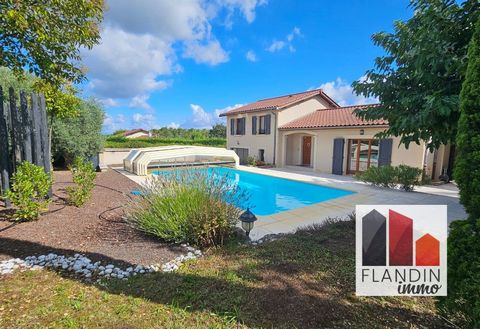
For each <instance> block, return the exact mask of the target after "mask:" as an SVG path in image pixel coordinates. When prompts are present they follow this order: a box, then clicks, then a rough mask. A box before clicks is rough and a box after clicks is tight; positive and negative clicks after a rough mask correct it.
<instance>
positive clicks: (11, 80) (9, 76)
mask: <svg viewBox="0 0 480 329" xmlns="http://www.w3.org/2000/svg"><path fill="white" fill-rule="evenodd" d="M0 86H2V87H3V90H8V88H9V87H13V89H15V90H16V91H17V92H19V91H20V90H24V91H26V92H32V91H36V92H41V93H42V94H44V95H45V103H46V105H47V112H48V115H49V117H50V118H53V117H60V118H65V117H72V116H76V115H77V114H78V107H79V106H80V99H79V98H78V97H77V95H76V90H75V89H74V88H73V87H71V86H69V85H65V86H60V87H54V86H53V85H51V84H49V83H46V82H45V81H43V80H41V79H39V78H37V77H35V76H33V75H32V74H29V73H21V74H20V75H19V74H17V75H15V74H14V73H13V71H12V70H10V69H9V68H6V67H0Z"/></svg>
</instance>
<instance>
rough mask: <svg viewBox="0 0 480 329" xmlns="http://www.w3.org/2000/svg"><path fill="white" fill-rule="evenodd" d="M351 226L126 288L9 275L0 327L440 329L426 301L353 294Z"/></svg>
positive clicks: (213, 258) (223, 254)
mask: <svg viewBox="0 0 480 329" xmlns="http://www.w3.org/2000/svg"><path fill="white" fill-rule="evenodd" d="M354 226H355V224H354V222H353V221H348V222H337V223H330V224H328V225H327V226H324V227H314V228H310V229H308V230H303V231H300V232H297V233H296V234H294V235H287V236H284V237H282V238H280V239H278V240H276V241H272V242H269V243H265V244H262V245H259V246H255V247H253V246H247V245H240V244H238V243H237V242H232V243H231V244H230V245H228V246H226V247H225V248H223V249H216V250H211V251H209V252H207V256H206V257H204V258H203V259H200V260H197V261H192V262H191V263H188V264H187V265H185V266H184V267H182V268H181V269H180V270H179V271H178V272H176V273H154V274H149V275H143V276H137V277H134V278H132V279H130V280H128V281H120V280H110V281H103V282H102V283H101V284H98V283H95V284H94V283H88V282H81V281H78V280H76V279H73V278H68V277H67V276H66V274H62V273H54V272H48V271H38V272H31V271H30V272H23V273H16V274H14V275H12V276H9V277H3V278H1V279H0V296H1V300H0V327H1V328H10V327H36V326H37V327H42V328H43V327H49V326H50V327H72V328H74V327H89V328H90V327H108V328H112V327H113V328H150V327H157V328H165V327H174V328H183V327H198V328H204V327H218V328H220V327H233V326H236V325H238V324H240V326H245V327H268V328H271V327H299V328H318V327H346V328H349V327H352V326H353V327H360V328H380V327H400V328H416V327H420V328H421V327H429V328H433V327H435V328H441V327H447V323H446V322H444V321H443V320H442V319H441V318H439V316H437V314H436V311H435V305H434V300H433V299H431V298H409V297H403V298H373V297H372V298H365V297H362V298H361V297H356V296H355V293H354V291H355V273H354V272H355V271H354V270H355V265H354V242H355V236H354Z"/></svg>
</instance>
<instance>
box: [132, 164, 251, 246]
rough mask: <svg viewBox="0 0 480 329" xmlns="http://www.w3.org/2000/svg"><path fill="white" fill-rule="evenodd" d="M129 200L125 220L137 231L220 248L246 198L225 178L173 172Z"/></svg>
mask: <svg viewBox="0 0 480 329" xmlns="http://www.w3.org/2000/svg"><path fill="white" fill-rule="evenodd" d="M142 192H143V193H142V195H143V196H142V197H141V198H137V199H136V200H134V201H132V203H131V204H130V206H129V207H128V209H127V217H128V218H129V220H130V221H131V222H132V223H133V224H134V226H136V227H137V228H138V229H140V230H142V231H144V232H146V233H149V234H152V235H154V236H156V237H158V238H160V239H162V240H164V241H170V242H188V243H192V244H196V245H198V246H202V247H206V246H214V245H222V244H223V243H224V241H225V239H226V238H227V237H228V236H230V235H231V234H232V233H233V231H234V229H235V225H236V223H237V220H238V217H239V216H240V213H241V210H240V209H239V208H238V207H237V205H238V206H240V205H245V202H246V201H247V196H246V194H245V193H243V192H242V191H241V190H240V189H239V188H238V187H236V186H233V185H232V184H231V183H229V181H228V180H227V179H226V177H218V176H217V177H212V175H209V174H208V173H207V172H206V171H201V172H200V171H195V172H193V171H190V170H182V171H173V172H171V173H170V174H168V175H167V174H166V175H160V176H157V177H152V178H151V179H149V180H148V181H147V183H146V184H145V186H144V187H143V188H142Z"/></svg>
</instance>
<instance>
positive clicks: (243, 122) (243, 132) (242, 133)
mask: <svg viewBox="0 0 480 329" xmlns="http://www.w3.org/2000/svg"><path fill="white" fill-rule="evenodd" d="M241 122H242V130H241V132H240V135H245V118H242V120H241Z"/></svg>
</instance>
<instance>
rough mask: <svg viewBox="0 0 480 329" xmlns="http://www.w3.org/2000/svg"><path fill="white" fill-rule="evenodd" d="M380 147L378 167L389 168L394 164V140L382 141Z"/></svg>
mask: <svg viewBox="0 0 480 329" xmlns="http://www.w3.org/2000/svg"><path fill="white" fill-rule="evenodd" d="M378 145H379V150H378V166H379V167H380V166H389V165H390V164H391V163H392V146H393V139H391V138H387V139H381V140H380V142H379V143H378Z"/></svg>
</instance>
